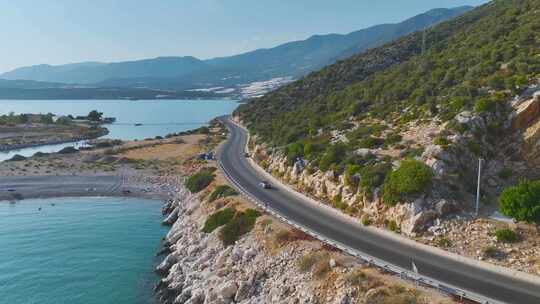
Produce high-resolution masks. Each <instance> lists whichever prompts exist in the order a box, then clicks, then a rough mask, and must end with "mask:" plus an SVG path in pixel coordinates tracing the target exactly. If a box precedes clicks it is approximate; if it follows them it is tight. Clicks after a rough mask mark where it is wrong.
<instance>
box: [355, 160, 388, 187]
mask: <svg viewBox="0 0 540 304" xmlns="http://www.w3.org/2000/svg"><path fill="white" fill-rule="evenodd" d="M391 169H392V167H391V165H390V164H388V163H378V164H375V165H371V166H366V167H363V168H362V169H361V170H360V176H361V179H360V186H362V188H365V189H373V188H377V187H379V186H381V185H382V184H383V182H384V179H385V177H386V175H387V174H388V172H389V171H390V170H391Z"/></svg>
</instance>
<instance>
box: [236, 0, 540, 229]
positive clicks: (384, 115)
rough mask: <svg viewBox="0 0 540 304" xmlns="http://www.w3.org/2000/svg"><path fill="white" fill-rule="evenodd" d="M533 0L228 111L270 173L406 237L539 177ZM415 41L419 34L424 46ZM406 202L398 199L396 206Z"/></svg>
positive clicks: (473, 17)
mask: <svg viewBox="0 0 540 304" xmlns="http://www.w3.org/2000/svg"><path fill="white" fill-rule="evenodd" d="M539 11H540V2H538V1H535V0H500V1H492V2H490V3H488V4H486V5H483V6H481V7H478V8H476V9H474V10H473V11H471V12H468V13H466V14H464V15H463V16H460V17H457V18H455V19H453V20H450V21H447V22H443V23H440V24H438V25H436V26H434V27H432V28H430V29H428V30H426V31H425V34H424V33H423V32H417V33H413V34H410V35H407V36H405V37H403V38H400V39H398V40H396V41H394V42H391V43H388V44H386V45H384V46H381V47H379V48H375V49H371V50H368V51H366V52H365V53H362V54H358V55H355V56H353V57H351V58H349V59H346V60H342V61H339V62H337V63H335V64H333V65H330V66H328V67H326V68H323V69H322V70H320V71H317V72H314V73H311V74H309V75H308V76H306V77H305V78H303V79H301V80H299V81H296V82H293V83H291V84H289V85H287V86H285V87H282V88H280V89H278V90H276V91H274V92H272V93H270V94H267V95H265V96H264V97H262V98H258V99H253V100H250V101H248V102H247V103H246V104H244V105H242V106H241V107H239V108H238V110H237V111H236V112H235V117H236V118H237V119H239V120H241V121H242V122H243V123H244V124H245V125H246V126H247V127H248V129H249V130H250V131H251V133H252V137H251V138H252V142H251V143H250V146H251V148H252V151H253V153H252V154H253V158H254V159H255V160H257V161H259V163H260V164H261V166H263V167H264V168H266V169H267V170H268V171H269V172H272V173H274V174H276V175H277V176H278V177H280V178H282V179H283V180H285V181H287V182H291V183H292V184H294V185H295V186H297V187H299V188H300V189H302V190H303V191H305V192H308V193H309V194H310V195H313V196H316V197H319V198H321V200H323V201H327V202H328V203H329V204H332V205H333V206H335V207H337V208H341V209H343V210H345V211H346V212H348V213H349V214H352V215H354V216H358V217H359V218H360V217H367V220H366V222H367V223H369V222H370V221H373V222H376V223H377V224H379V225H388V223H393V224H392V225H391V226H392V227H393V228H392V229H397V230H401V231H403V232H405V233H407V234H411V235H414V233H416V232H419V231H422V229H423V228H426V227H427V226H429V225H432V224H433V223H434V222H435V219H436V218H439V217H441V218H443V217H444V216H445V215H448V214H449V213H452V212H455V211H459V210H468V211H471V209H472V210H474V207H473V205H472V202H474V201H475V195H476V178H477V174H478V172H477V168H478V161H479V159H483V171H482V176H481V181H482V185H481V186H482V188H481V189H482V191H481V195H482V202H485V205H484V204H483V206H484V209H485V210H486V212H493V211H494V210H495V208H494V207H490V205H489V203H492V204H491V206H496V204H495V202H496V201H497V197H498V195H499V194H500V193H501V191H502V190H503V189H504V188H505V187H508V186H510V185H513V184H516V183H518V181H519V180H520V179H523V178H529V179H536V178H540V161H539V157H540V152H539V151H540V60H538V59H539V56H540V51H539V50H540V18H538V12H539ZM424 42H425V43H424ZM400 203H406V204H400Z"/></svg>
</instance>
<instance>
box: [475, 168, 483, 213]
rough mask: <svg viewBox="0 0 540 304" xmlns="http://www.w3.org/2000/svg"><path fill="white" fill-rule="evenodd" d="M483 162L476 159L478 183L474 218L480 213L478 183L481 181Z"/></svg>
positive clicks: (478, 185)
mask: <svg viewBox="0 0 540 304" xmlns="http://www.w3.org/2000/svg"><path fill="white" fill-rule="evenodd" d="M483 161H484V160H483V159H481V158H479V159H478V181H477V183H476V186H477V187H476V217H478V215H479V211H480V182H481V180H482V162H483Z"/></svg>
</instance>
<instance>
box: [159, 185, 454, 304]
mask: <svg viewBox="0 0 540 304" xmlns="http://www.w3.org/2000/svg"><path fill="white" fill-rule="evenodd" d="M234 201H235V199H232V200H230V201H227V202H223V204H231V203H232V204H236V203H235V202H234ZM212 204H214V203H212ZM217 204H221V203H219V202H218V203H217ZM209 209H210V210H211V209H212V207H210V206H209V205H208V202H206V201H205V200H204V196H200V195H197V194H192V193H190V192H189V191H188V190H187V189H185V187H183V186H180V187H179V189H178V191H177V193H176V195H175V197H174V199H172V200H169V201H168V202H167V203H166V204H165V205H164V207H163V215H164V220H163V224H164V225H170V226H171V229H170V231H169V232H168V234H167V235H166V237H165V238H164V241H163V248H162V249H161V250H160V252H159V254H160V255H163V256H165V257H164V259H163V261H162V262H161V264H159V265H158V266H157V267H156V269H155V271H156V273H157V274H158V275H159V276H160V277H161V280H160V281H159V283H158V284H157V285H156V286H155V292H156V297H157V299H158V301H159V303H163V304H184V303H186V304H220V303H243V304H248V303H254V304H255V303H336V304H347V303H351V304H352V303H412V302H401V301H403V300H406V299H408V300H416V299H429V300H428V301H429V302H418V303H451V302H450V301H449V300H448V299H444V298H443V297H441V296H439V295H435V294H433V293H430V292H429V291H420V290H417V289H416V288H415V287H413V286H410V285H408V284H407V283H406V282H403V281H399V279H397V278H394V277H391V276H387V275H384V274H381V273H379V271H378V270H377V269H374V268H371V267H369V266H368V265H364V264H362V263H361V262H359V261H358V260H356V259H354V258H352V257H349V256H346V255H344V254H342V253H340V252H339V251H338V250H336V249H335V248H331V247H329V246H327V245H325V244H323V243H321V242H319V241H317V240H315V239H313V238H311V237H309V236H308V235H305V234H304V233H302V232H300V231H297V230H294V229H292V228H290V227H288V226H286V225H284V224H281V223H279V222H274V221H273V219H272V218H271V217H269V216H268V215H263V216H262V217H261V218H259V219H258V220H257V224H256V225H255V228H254V230H253V231H252V232H250V233H248V234H247V235H246V236H244V237H242V238H240V239H239V240H238V241H237V242H236V243H235V244H233V245H231V246H224V245H223V244H222V242H221V240H220V239H219V237H218V233H219V229H218V230H216V231H214V232H212V233H204V232H203V231H202V226H203V224H204V220H205V219H206V216H207V214H208V212H209ZM380 299H386V301H391V302H380ZM392 301H393V302H392ZM396 301H397V302H396ZM415 303H416V302H415Z"/></svg>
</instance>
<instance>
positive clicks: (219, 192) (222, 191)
mask: <svg viewBox="0 0 540 304" xmlns="http://www.w3.org/2000/svg"><path fill="white" fill-rule="evenodd" d="M237 194H238V192H236V190H234V189H233V188H231V187H229V186H227V185H221V186H217V187H216V189H214V191H213V192H212V193H211V194H210V197H209V198H208V201H210V202H213V201H215V200H217V199H218V198H223V197H228V196H234V195H237Z"/></svg>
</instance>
